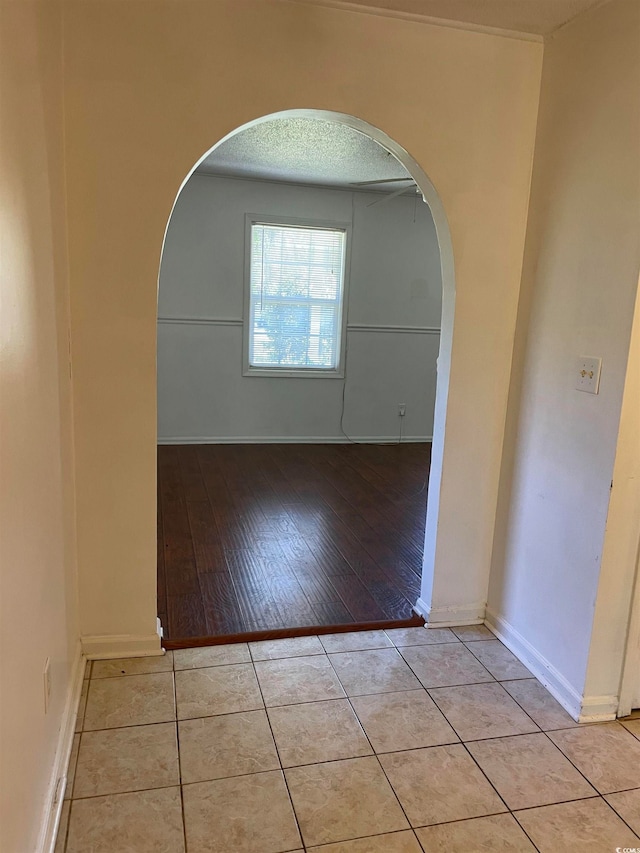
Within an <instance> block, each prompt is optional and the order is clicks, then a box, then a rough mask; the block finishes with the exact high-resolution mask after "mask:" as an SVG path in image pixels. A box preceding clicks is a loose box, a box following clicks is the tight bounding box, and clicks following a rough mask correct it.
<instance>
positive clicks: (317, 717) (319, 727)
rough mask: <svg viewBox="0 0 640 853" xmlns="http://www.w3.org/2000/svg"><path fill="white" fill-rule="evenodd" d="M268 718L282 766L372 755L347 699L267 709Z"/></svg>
mask: <svg viewBox="0 0 640 853" xmlns="http://www.w3.org/2000/svg"><path fill="white" fill-rule="evenodd" d="M269 719H270V721H271V727H272V729H273V735H274V737H275V739H276V743H277V745H278V752H279V754H280V761H281V762H282V766H283V767H295V766H296V765H298V764H315V763H318V762H320V761H334V760H336V759H338V758H357V757H358V756H360V755H371V754H372V749H371V746H370V744H369V741H368V740H367V738H366V735H365V734H364V732H363V731H362V727H361V726H360V723H359V722H358V718H357V717H356V715H355V714H354V713H353V709H352V707H351V705H350V704H349V702H348V700H347V699H330V700H328V701H326V702H311V703H309V704H305V705H285V706H284V707H281V708H270V709H269Z"/></svg>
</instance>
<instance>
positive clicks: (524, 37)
mask: <svg viewBox="0 0 640 853" xmlns="http://www.w3.org/2000/svg"><path fill="white" fill-rule="evenodd" d="M285 2H287V3H295V4H296V5H300V4H304V5H305V6H324V7H325V8H329V9H340V10H342V11H344V12H358V13H360V14H364V15H376V16H378V17H381V18H396V19H397V20H401V21H410V22H412V23H416V24H430V25H431V26H436V27H448V28H449V29H454V30H464V31H466V32H472V33H482V34H484V35H489V36H499V37H501V38H509V39H517V40H518V41H530V42H535V43H537V44H543V43H544V40H545V37H544V36H542V35H538V34H537V33H524V32H520V31H519V30H508V29H502V28H501V27H488V26H485V25H483V24H474V23H471V22H469V21H452V20H450V19H449V18H435V17H433V16H432V15H417V14H415V13H413V12H402V11H400V10H398V9H383V8H380V7H379V6H368V5H363V4H361V3H351V2H349V0H285ZM603 2H605V0H603ZM563 26H564V25H563Z"/></svg>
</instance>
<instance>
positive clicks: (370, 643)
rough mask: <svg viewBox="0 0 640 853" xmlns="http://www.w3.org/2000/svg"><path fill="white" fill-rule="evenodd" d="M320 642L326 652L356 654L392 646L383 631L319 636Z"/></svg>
mask: <svg viewBox="0 0 640 853" xmlns="http://www.w3.org/2000/svg"><path fill="white" fill-rule="evenodd" d="M320 642H321V643H322V645H323V646H324V648H325V649H326V651H327V652H358V651H362V650H363V649H384V648H388V647H389V646H392V645H393V643H392V642H391V640H390V639H389V638H388V637H387V635H386V634H385V632H384V631H351V632H347V633H345V634H321V635H320Z"/></svg>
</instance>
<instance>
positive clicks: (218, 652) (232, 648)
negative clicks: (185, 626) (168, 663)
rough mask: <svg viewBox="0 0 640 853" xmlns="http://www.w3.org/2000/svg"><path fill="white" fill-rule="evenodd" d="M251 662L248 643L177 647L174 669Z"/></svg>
mask: <svg viewBox="0 0 640 853" xmlns="http://www.w3.org/2000/svg"><path fill="white" fill-rule="evenodd" d="M250 662H251V655H250V654H249V646H248V645H247V644H246V643H226V644H225V645H222V646H202V647H201V648H199V649H176V650H175V651H174V653H173V668H174V669H200V668H201V667H207V666H223V665H224V664H230V663H250Z"/></svg>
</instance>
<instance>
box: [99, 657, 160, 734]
mask: <svg viewBox="0 0 640 853" xmlns="http://www.w3.org/2000/svg"><path fill="white" fill-rule="evenodd" d="M89 685H90V687H89V697H88V699H87V710H86V713H85V717H84V730H85V731H93V730H95V729H112V728H116V727H120V726H141V725H144V724H146V723H166V722H169V721H170V720H175V716H176V712H175V702H174V695H173V673H171V672H154V673H150V674H149V675H129V676H127V677H126V678H98V679H93V678H92V679H91V681H90V682H89Z"/></svg>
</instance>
